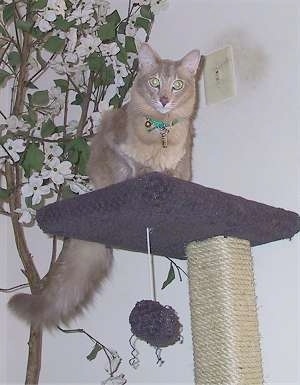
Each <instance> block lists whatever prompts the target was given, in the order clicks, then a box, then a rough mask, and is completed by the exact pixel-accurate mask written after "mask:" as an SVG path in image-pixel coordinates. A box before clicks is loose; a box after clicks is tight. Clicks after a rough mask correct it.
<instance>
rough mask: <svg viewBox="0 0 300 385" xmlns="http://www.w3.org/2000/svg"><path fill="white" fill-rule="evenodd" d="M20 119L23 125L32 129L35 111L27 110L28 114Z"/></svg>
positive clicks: (35, 120) (34, 123) (35, 119)
mask: <svg viewBox="0 0 300 385" xmlns="http://www.w3.org/2000/svg"><path fill="white" fill-rule="evenodd" d="M22 118H23V120H24V122H25V123H28V124H29V125H30V126H31V127H34V126H35V125H36V123H37V119H38V116H37V113H36V111H34V110H32V109H30V110H28V114H24V115H22Z"/></svg>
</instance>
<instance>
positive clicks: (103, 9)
mask: <svg viewBox="0 0 300 385" xmlns="http://www.w3.org/2000/svg"><path fill="white" fill-rule="evenodd" d="M95 5H97V6H98V7H99V12H98V13H99V16H100V17H103V16H106V15H107V12H108V10H109V9H110V2H109V1H107V0H95Z"/></svg>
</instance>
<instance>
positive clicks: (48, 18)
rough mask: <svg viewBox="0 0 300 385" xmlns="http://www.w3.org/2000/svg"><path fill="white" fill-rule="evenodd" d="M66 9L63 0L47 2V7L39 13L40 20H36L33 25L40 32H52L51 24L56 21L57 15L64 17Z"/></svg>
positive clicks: (49, 0)
mask: <svg viewBox="0 0 300 385" xmlns="http://www.w3.org/2000/svg"><path fill="white" fill-rule="evenodd" d="M66 8H67V7H66V4H65V2H64V0H48V2H47V7H46V8H45V10H44V11H43V12H42V13H41V15H40V19H38V20H37V22H36V24H35V25H36V26H37V27H38V28H39V29H40V31H41V32H48V31H50V30H52V28H53V25H52V24H51V23H53V21H55V20H56V18H57V16H58V15H61V16H64V15H65V10H66Z"/></svg>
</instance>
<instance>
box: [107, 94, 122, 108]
mask: <svg viewBox="0 0 300 385" xmlns="http://www.w3.org/2000/svg"><path fill="white" fill-rule="evenodd" d="M120 102H121V98H120V97H119V96H118V95H115V96H114V97H113V98H111V99H110V101H109V104H110V105H111V106H113V107H114V108H119V107H120Z"/></svg>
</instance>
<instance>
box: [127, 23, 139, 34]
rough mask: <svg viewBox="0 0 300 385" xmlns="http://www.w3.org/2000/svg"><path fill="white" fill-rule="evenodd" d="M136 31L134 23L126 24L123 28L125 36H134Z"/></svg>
mask: <svg viewBox="0 0 300 385" xmlns="http://www.w3.org/2000/svg"><path fill="white" fill-rule="evenodd" d="M136 32H137V29H136V27H135V26H134V25H131V24H127V26H126V29H125V34H126V35H127V36H135V35H136Z"/></svg>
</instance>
